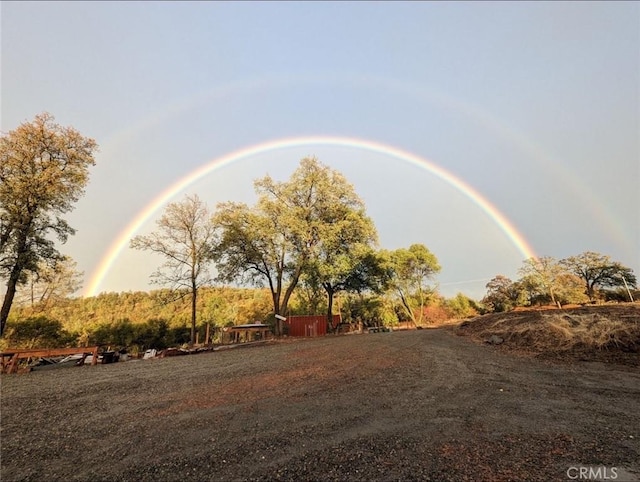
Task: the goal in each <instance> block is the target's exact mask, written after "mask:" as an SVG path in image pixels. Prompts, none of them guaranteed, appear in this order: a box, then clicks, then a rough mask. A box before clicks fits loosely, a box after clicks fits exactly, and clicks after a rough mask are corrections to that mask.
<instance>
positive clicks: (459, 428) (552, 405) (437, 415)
mask: <svg viewBox="0 0 640 482" xmlns="http://www.w3.org/2000/svg"><path fill="white" fill-rule="evenodd" d="M1 381H2V398H1V410H2V412H1V429H2V430H1V433H0V437H1V443H2V446H1V456H2V460H1V469H2V470H1V474H0V475H1V480H2V481H3V482H9V481H23V480H33V481H63V480H64V481H151V480H154V481H174V480H175V481H178V480H179V481H207V480H212V481H229V480H295V481H300V480H322V481H324V480H366V481H370V480H384V481H386V480H434V481H436V480H437V481H447V480H451V481H464V480H469V481H479V480H487V481H507V480H527V481H534V480H541V481H542V480H544V481H549V480H578V479H577V477H575V476H577V475H578V474H580V472H579V470H580V467H583V466H584V467H586V466H587V465H588V466H591V468H592V470H596V468H597V469H598V470H601V472H600V474H601V475H602V474H605V475H607V474H608V475H609V476H610V477H611V475H616V479H614V480H618V481H620V480H639V479H640V476H639V475H638V474H640V373H639V372H638V370H637V368H632V367H625V366H618V365H606V364H601V363H587V362H578V363H574V364H557V363H551V362H544V361H540V360H534V359H529V358H524V357H514V356H511V355H507V354H504V353H500V352H498V351H496V349H495V348H494V347H491V346H483V345H478V344H474V343H473V342H471V341H470V340H469V339H467V338H464V337H458V336H456V335H454V334H453V333H452V332H451V331H450V330H446V329H434V330H418V331H408V332H395V333H378V334H367V335H344V336H327V337H322V338H316V339H300V340H287V341H281V342H273V343H270V344H268V345H263V346H256V347H245V348H241V349H233V350H224V351H217V352H210V353H204V354H199V355H190V356H183V357H174V358H165V359H153V360H140V361H129V362H125V363H117V364H112V365H98V366H93V367H92V366H86V367H79V368H67V369H58V370H49V371H41V372H32V373H27V374H22V375H3V376H2V379H1ZM606 471H608V472H606ZM585 473H586V472H583V474H585ZM592 473H593V472H592ZM582 480H584V479H582Z"/></svg>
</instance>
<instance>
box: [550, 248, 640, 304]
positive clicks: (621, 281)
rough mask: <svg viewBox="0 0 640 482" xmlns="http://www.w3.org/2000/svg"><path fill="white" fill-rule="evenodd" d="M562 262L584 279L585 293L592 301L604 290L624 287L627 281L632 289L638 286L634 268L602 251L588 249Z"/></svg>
mask: <svg viewBox="0 0 640 482" xmlns="http://www.w3.org/2000/svg"><path fill="white" fill-rule="evenodd" d="M560 263H561V264H562V265H563V266H564V267H565V268H566V269H567V270H568V271H569V272H571V273H573V274H574V275H576V276H578V277H579V278H580V279H581V280H582V282H583V284H584V288H585V293H586V295H587V296H588V297H589V300H590V301H592V302H593V301H596V300H597V299H598V298H603V297H604V293H601V291H602V290H606V289H609V288H613V289H616V288H623V287H625V283H626V285H627V286H628V287H629V288H630V289H631V288H635V287H636V283H637V280H636V276H635V274H634V273H633V270H632V269H630V268H627V267H626V266H623V265H622V264H621V263H618V262H616V261H611V258H610V257H609V256H606V255H602V254H600V253H595V252H593V251H586V252H584V253H582V254H579V255H577V256H570V257H569V258H566V259H563V260H562V261H560ZM625 289H626V288H625Z"/></svg>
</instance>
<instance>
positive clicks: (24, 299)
mask: <svg viewBox="0 0 640 482" xmlns="http://www.w3.org/2000/svg"><path fill="white" fill-rule="evenodd" d="M49 261H51V262H49V263H46V262H43V261H42V262H40V263H39V265H38V270H37V272H31V273H29V274H28V276H27V280H26V282H25V286H26V287H27V290H26V291H25V292H24V295H23V296H20V297H19V298H16V300H17V302H20V304H22V305H29V306H31V308H32V309H34V310H36V312H39V311H43V310H46V309H48V308H50V307H51V304H52V303H54V302H55V301H57V300H61V299H64V298H66V297H68V296H70V295H72V294H73V293H75V292H76V291H78V290H79V289H80V287H81V286H82V275H83V273H81V272H79V271H78V270H77V269H76V268H77V263H76V262H75V261H74V260H73V259H71V258H70V257H69V256H62V257H61V258H59V259H54V260H49Z"/></svg>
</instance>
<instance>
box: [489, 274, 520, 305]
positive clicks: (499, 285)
mask: <svg viewBox="0 0 640 482" xmlns="http://www.w3.org/2000/svg"><path fill="white" fill-rule="evenodd" d="M486 288H487V295H486V296H485V297H484V298H483V299H482V303H484V304H485V305H487V306H490V307H491V309H492V311H495V312H502V311H509V310H512V309H513V308H515V307H516V306H517V305H518V304H520V298H521V296H522V289H521V287H520V286H519V285H518V283H514V282H513V281H511V280H510V279H509V278H507V277H506V276H504V275H501V274H499V275H497V276H496V277H495V278H493V279H492V280H491V281H489V282H488V283H487V285H486Z"/></svg>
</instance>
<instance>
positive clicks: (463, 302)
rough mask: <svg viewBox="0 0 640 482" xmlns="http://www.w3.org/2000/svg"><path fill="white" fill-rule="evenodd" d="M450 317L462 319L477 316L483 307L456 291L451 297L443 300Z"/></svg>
mask: <svg viewBox="0 0 640 482" xmlns="http://www.w3.org/2000/svg"><path fill="white" fill-rule="evenodd" d="M443 305H444V307H445V308H446V309H447V312H448V314H449V317H450V318H454V319H458V320H462V319H465V318H471V317H473V316H477V315H479V314H481V313H482V312H483V308H482V307H481V306H480V305H479V304H478V303H477V302H476V301H475V300H473V299H471V298H469V297H468V296H466V295H464V294H462V293H458V294H456V296H454V297H453V298H450V299H448V300H444V301H443Z"/></svg>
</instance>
